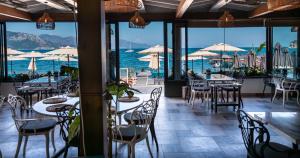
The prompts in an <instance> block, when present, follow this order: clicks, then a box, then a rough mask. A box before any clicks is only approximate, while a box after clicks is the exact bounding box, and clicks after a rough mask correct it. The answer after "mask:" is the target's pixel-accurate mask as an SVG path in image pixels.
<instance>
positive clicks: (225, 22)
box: [218, 0, 235, 27]
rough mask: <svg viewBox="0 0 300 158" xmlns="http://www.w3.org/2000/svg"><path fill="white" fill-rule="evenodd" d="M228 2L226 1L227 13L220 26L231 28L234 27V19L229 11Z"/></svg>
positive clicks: (220, 20) (222, 17)
mask: <svg viewBox="0 0 300 158" xmlns="http://www.w3.org/2000/svg"><path fill="white" fill-rule="evenodd" d="M227 3H228V0H226V4H225V11H224V13H223V15H222V16H221V17H220V18H219V21H218V26H219V27H230V26H233V25H234V20H235V19H234V17H233V16H232V15H231V14H230V12H229V11H228V10H226V9H227Z"/></svg>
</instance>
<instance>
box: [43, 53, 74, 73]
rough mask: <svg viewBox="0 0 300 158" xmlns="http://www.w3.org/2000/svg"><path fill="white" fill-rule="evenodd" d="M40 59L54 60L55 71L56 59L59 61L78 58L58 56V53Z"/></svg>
mask: <svg viewBox="0 0 300 158" xmlns="http://www.w3.org/2000/svg"><path fill="white" fill-rule="evenodd" d="M39 60H49V61H52V67H53V72H54V71H55V64H54V61H55V60H57V61H78V59H75V58H66V57H64V56H57V55H52V56H47V57H44V58H41V59H39Z"/></svg>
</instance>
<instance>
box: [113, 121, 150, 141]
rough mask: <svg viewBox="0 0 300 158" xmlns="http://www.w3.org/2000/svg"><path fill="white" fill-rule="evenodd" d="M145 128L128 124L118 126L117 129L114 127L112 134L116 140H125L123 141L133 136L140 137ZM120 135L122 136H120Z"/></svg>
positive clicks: (129, 139)
mask: <svg viewBox="0 0 300 158" xmlns="http://www.w3.org/2000/svg"><path fill="white" fill-rule="evenodd" d="M144 129H145V128H142V127H138V126H135V125H130V126H126V127H119V130H117V129H116V127H115V128H114V129H113V132H114V135H115V136H116V138H115V139H117V140H122V138H123V140H125V141H131V140H132V139H133V138H134V137H135V136H136V139H139V138H141V136H142V135H143V134H144V132H145V130H144ZM121 136H122V137H121Z"/></svg>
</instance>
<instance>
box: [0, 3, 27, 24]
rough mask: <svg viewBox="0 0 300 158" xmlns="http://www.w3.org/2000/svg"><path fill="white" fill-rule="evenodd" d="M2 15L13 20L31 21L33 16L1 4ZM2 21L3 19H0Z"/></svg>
mask: <svg viewBox="0 0 300 158" xmlns="http://www.w3.org/2000/svg"><path fill="white" fill-rule="evenodd" d="M0 15H1V16H2V17H7V19H12V20H22V21H23V20H24V21H31V20H32V17H31V14H30V13H28V12H24V11H21V10H18V9H15V8H11V7H7V6H4V5H1V4H0ZM0 20H1V19H0Z"/></svg>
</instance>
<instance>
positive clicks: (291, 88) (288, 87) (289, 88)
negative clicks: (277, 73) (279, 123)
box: [272, 78, 300, 107]
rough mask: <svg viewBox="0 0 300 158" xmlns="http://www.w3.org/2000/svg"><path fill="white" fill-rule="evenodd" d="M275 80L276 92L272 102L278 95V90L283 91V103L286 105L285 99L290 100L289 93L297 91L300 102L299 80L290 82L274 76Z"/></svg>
mask: <svg viewBox="0 0 300 158" xmlns="http://www.w3.org/2000/svg"><path fill="white" fill-rule="evenodd" d="M273 82H274V84H275V92H274V96H273V99H272V103H273V102H274V99H275V97H276V95H277V92H282V98H283V99H282V105H283V107H285V100H288V96H289V93H291V92H295V93H297V103H298V104H300V103H299V91H298V89H297V87H298V86H299V85H300V83H298V82H290V81H287V80H285V79H284V78H273Z"/></svg>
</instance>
